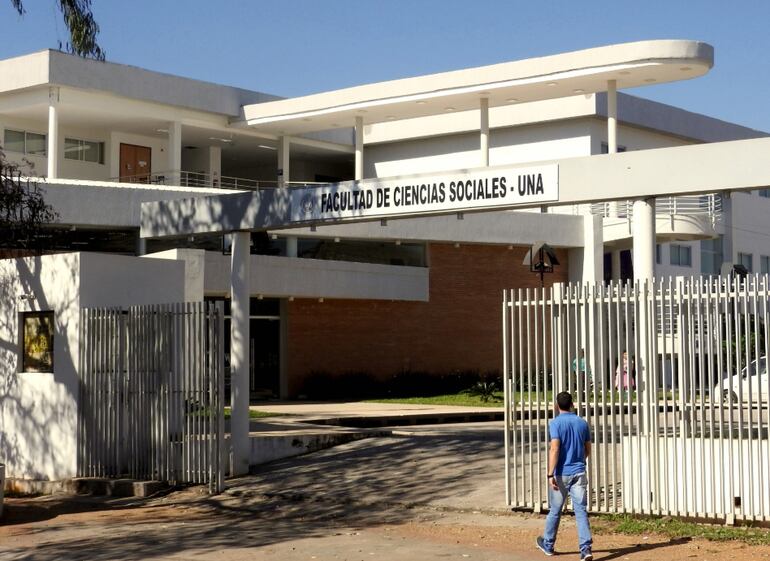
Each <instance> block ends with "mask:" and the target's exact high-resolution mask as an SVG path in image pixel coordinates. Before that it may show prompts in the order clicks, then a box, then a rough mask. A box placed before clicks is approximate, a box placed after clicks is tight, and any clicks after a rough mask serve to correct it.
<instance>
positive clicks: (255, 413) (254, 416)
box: [225, 407, 288, 419]
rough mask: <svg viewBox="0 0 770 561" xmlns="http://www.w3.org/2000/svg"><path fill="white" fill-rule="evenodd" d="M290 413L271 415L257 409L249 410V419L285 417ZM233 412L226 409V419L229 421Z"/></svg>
mask: <svg viewBox="0 0 770 561" xmlns="http://www.w3.org/2000/svg"><path fill="white" fill-rule="evenodd" d="M287 415H288V413H270V412H269V411H259V410H257V409H249V419H264V418H265V417H285V416H287ZM230 416H231V411H230V408H229V407H225V419H229V418H230Z"/></svg>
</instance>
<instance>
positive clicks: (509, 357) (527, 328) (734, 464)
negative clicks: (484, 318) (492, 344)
mask: <svg viewBox="0 0 770 561" xmlns="http://www.w3.org/2000/svg"><path fill="white" fill-rule="evenodd" d="M768 285H769V282H768V276H767V275H764V276H758V275H757V276H749V277H747V278H744V279H738V278H732V277H730V278H722V277H717V278H708V279H707V278H703V279H700V278H698V279H694V278H690V279H684V278H676V279H662V280H659V281H658V282H652V283H637V284H621V283H610V284H608V285H604V284H598V285H557V286H555V287H553V288H550V289H545V290H535V291H532V290H521V289H519V290H510V291H506V292H505V293H504V296H503V314H502V326H503V341H504V345H505V349H504V351H503V360H504V372H505V388H506V392H505V400H506V425H505V427H506V428H505V431H506V440H505V442H506V445H505V453H506V463H505V467H506V474H505V475H506V497H507V501H508V504H509V505H510V506H512V507H516V508H529V509H533V510H535V511H540V510H541V509H542V508H544V507H545V506H546V505H545V503H544V500H545V497H546V496H547V495H546V493H545V490H546V487H545V483H546V482H545V471H546V465H547V450H548V436H547V434H548V432H547V426H546V425H547V420H548V419H549V418H550V415H551V411H552V409H553V404H554V401H555V395H556V394H557V393H558V392H559V391H561V390H563V389H566V390H569V391H572V392H573V393H574V392H576V395H575V403H576V406H577V408H578V412H579V413H580V414H581V415H583V416H584V417H585V418H586V419H587V420H588V421H589V424H590V426H591V429H592V432H593V437H594V441H595V445H594V451H595V454H594V457H593V458H592V459H591V460H590V462H589V466H588V471H589V480H590V486H591V489H590V495H589V508H590V509H591V510H592V511H595V512H629V513H640V514H641V513H650V514H656V515H672V516H682V517H695V518H705V519H721V520H725V521H726V522H728V523H732V522H733V521H735V520H736V519H742V520H748V521H752V520H756V521H768V520H770V484H769V483H768V480H769V478H770V457H769V456H770V442H769V441H768V432H770V377H768V375H767V354H768V351H769V350H770V330H768V329H767V322H768V320H769V319H770V294H769V289H770V287H769V286H768ZM624 352H625V353H627V364H626V366H625V367H624V358H623V357H624ZM583 363H584V364H585V367H584V366H583ZM589 373H590V374H589ZM85 403H86V402H85V401H84V404H85ZM84 453H85V451H84Z"/></svg>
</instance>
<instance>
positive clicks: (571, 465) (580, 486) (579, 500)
mask: <svg viewBox="0 0 770 561" xmlns="http://www.w3.org/2000/svg"><path fill="white" fill-rule="evenodd" d="M556 404H557V405H558V407H559V414H558V415H557V416H556V417H554V419H553V420H552V421H551V423H550V425H549V432H550V434H551V447H550V450H549V452H548V500H549V502H550V504H551V511H550V512H549V513H548V517H547V518H546V520H545V532H544V533H543V536H542V537H538V538H537V547H539V548H540V549H541V550H542V552H543V553H545V554H546V555H553V546H554V544H555V543H556V532H557V531H558V530H559V521H560V520H561V511H562V507H563V506H564V501H565V500H566V499H567V493H569V495H570V497H571V498H572V508H573V509H574V510H575V521H576V522H577V530H578V542H579V546H580V559H581V560H582V561H592V560H593V558H594V557H593V554H592V553H591V544H592V540H591V526H590V525H589V524H588V513H587V512H586V506H587V504H588V478H587V477H586V460H587V459H588V456H589V455H590V454H591V431H590V429H589V428H588V423H586V422H585V421H584V420H583V419H581V418H580V417H578V416H577V415H576V414H575V413H573V412H572V395H570V394H569V393H568V392H561V393H560V394H559V395H557V396H556Z"/></svg>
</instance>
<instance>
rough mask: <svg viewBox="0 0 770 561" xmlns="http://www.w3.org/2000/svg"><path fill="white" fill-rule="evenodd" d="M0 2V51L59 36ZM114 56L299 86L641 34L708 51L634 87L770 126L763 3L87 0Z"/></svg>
mask: <svg viewBox="0 0 770 561" xmlns="http://www.w3.org/2000/svg"><path fill="white" fill-rule="evenodd" d="M26 4H27V6H26V7H27V14H26V15H25V16H23V17H18V16H17V15H16V14H15V12H14V11H13V10H12V8H11V4H10V0H0V17H1V18H2V21H3V23H4V25H3V35H4V41H3V42H2V46H0V57H2V58H5V57H9V56H13V55H18V54H23V53H26V52H31V51H35V50H39V49H45V48H56V47H57V45H58V42H59V41H62V42H64V41H66V40H67V33H66V30H65V28H64V25H63V23H62V22H61V16H60V14H59V13H58V12H57V11H56V9H55V2H54V0H26ZM93 4H94V6H93V7H94V13H95V16H96V18H97V21H98V22H99V24H100V26H101V29H102V32H101V35H100V43H101V45H102V47H103V48H104V49H105V50H106V51H107V58H108V60H110V61H114V62H121V63H125V64H133V65H137V66H141V67H144V68H149V69H152V70H158V71H162V72H169V73H173V74H179V75H183V76H189V77H192V78H198V79H202V80H209V81H213V82H218V83H223V84H229V85H235V86H241V87H245V88H249V89H255V90H260V91H265V92H268V93H274V94H278V95H286V96H294V95H302V94H307V93H313V92H317V91H324V90H328V89H336V88H340V87H345V86H351V85H357V84H363V83H368V82H376V81H381V80H389V79H394V78H401V77H406V76H414V75H420V74H426V73H431V72H440V71H444V70H453V69H458V68H467V67H471V66H480V65H484V64H492V63H496V62H503V61H509V60H517V59H521V58H528V57H531V56H537V55H546V54H555V53H560V52H565V51H570V50H577V49H583V48H588V47H594V46H599V45H607V44H612V43H621V42H627V41H636V40H642V39H697V40H702V41H706V42H708V43H711V44H712V45H713V46H714V47H715V49H716V56H715V59H716V64H715V66H714V68H713V69H712V71H711V72H710V73H709V74H708V75H707V76H705V77H703V78H699V79H696V80H692V81H689V82H680V83H676V84H669V85H659V86H651V87H648V88H642V89H639V90H637V91H635V92H632V93H635V94H637V95H643V96H645V97H648V98H651V99H656V100H659V101H663V102H666V103H671V104H673V105H677V106H680V107H684V108H686V109H690V110H692V111H697V112H701V113H705V114H708V115H711V116H714V117H718V118H721V119H725V120H729V121H733V122H737V123H740V124H743V125H747V126H750V127H753V128H758V129H762V130H766V131H770V109H769V108H768V93H770V2H766V1H764V0H756V1H748V0H733V1H724V0H700V1H698V2H694V1H685V0H668V1H658V0H644V1H641V2H639V1H637V2H624V1H622V0H614V1H612V2H609V1H604V0H596V1H593V0H585V1H583V2H577V1H574V0H560V1H548V0H530V1H529V2H521V1H516V0H508V1H503V0H466V1H457V0H411V1H409V0H380V1H374V0H250V1H249V0H216V1H212V0H208V1H204V0H131V1H127V2H124V1H116V0H93Z"/></svg>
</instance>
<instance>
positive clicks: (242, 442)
mask: <svg viewBox="0 0 770 561" xmlns="http://www.w3.org/2000/svg"><path fill="white" fill-rule="evenodd" d="M250 241H251V235H250V234H249V232H235V233H234V234H232V251H231V269H230V405H231V407H232V414H231V417H230V442H231V443H232V474H233V475H242V474H245V473H248V471H249V456H250V453H251V444H250V442H249V296H250V294H249V283H250V278H249V277H250V271H249V264H250V258H251V256H250V251H249V250H250V247H249V246H250V245H251V244H250Z"/></svg>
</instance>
